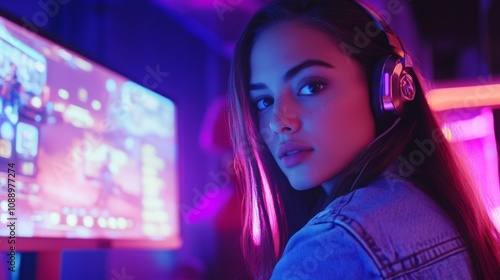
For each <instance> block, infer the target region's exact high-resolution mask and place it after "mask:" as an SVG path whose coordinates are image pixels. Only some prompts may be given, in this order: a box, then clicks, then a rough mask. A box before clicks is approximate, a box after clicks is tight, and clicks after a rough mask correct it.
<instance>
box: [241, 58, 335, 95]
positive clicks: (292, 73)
mask: <svg viewBox="0 0 500 280" xmlns="http://www.w3.org/2000/svg"><path fill="white" fill-rule="evenodd" d="M311 66H323V67H327V68H334V66H333V65H331V64H330V63H327V62H325V61H323V60H318V59H308V60H306V61H304V62H302V63H299V64H298V65H296V66H294V67H292V68H291V69H290V70H288V71H287V72H286V73H285V75H284V76H283V81H287V80H290V79H291V78H293V76H295V75H297V73H299V72H300V71H302V70H304V69H305V68H308V67H311ZM264 88H266V85H264V84H262V83H257V84H250V85H249V89H250V90H251V91H252V90H259V89H264Z"/></svg>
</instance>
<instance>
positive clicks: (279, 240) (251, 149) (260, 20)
mask: <svg viewBox="0 0 500 280" xmlns="http://www.w3.org/2000/svg"><path fill="white" fill-rule="evenodd" d="M289 20H294V21H300V22H302V23H304V24H307V25H310V26H313V27H315V28H317V29H319V30H322V31H323V32H325V34H327V35H328V36H331V37H332V38H333V39H334V40H335V41H336V42H338V43H339V44H340V43H341V42H342V43H344V44H347V45H349V46H356V44H355V42H354V38H355V35H356V33H355V30H356V29H355V28H356V27H358V28H364V27H365V26H366V24H367V23H368V22H370V21H371V20H372V19H371V17H370V16H369V15H368V14H367V13H366V12H365V11H363V10H362V9H360V7H359V6H358V5H357V4H356V3H354V1H352V0H277V1H273V2H272V3H271V4H269V5H268V6H266V7H264V8H263V9H261V10H260V11H259V12H257V13H256V14H255V15H254V16H253V17H252V18H251V20H250V22H249V23H248V25H247V27H246V28H245V30H244V31H243V33H242V34H241V36H240V38H239V41H238V43H237V45H236V49H235V53H234V57H233V61H232V64H231V73H230V81H229V98H228V100H229V125H230V130H231V141H232V144H233V148H234V152H235V169H236V172H237V185H238V187H239V189H240V191H241V192H243V197H244V203H243V207H244V213H245V216H244V219H245V223H244V234H243V236H242V246H243V250H244V253H245V256H246V260H247V265H248V268H249V270H250V272H251V273H252V274H253V275H254V276H255V278H269V276H270V275H271V272H272V269H273V267H274V265H275V264H276V262H277V261H278V259H279V258H280V257H281V255H282V253H283V250H284V247H285V245H286V242H287V241H288V239H289V238H290V236H291V235H292V234H293V233H294V232H296V231H297V230H298V229H299V228H300V227H302V226H303V225H304V224H305V223H306V222H307V221H308V219H310V218H311V215H314V214H315V213H316V212H317V211H319V210H321V209H322V208H323V207H324V206H325V205H327V204H328V203H330V202H331V201H333V200H334V199H335V198H337V197H339V196H341V195H343V194H346V193H348V192H349V191H350V190H351V186H352V185H353V183H355V186H354V188H360V187H363V186H366V185H367V184H368V183H369V182H371V181H372V180H374V179H375V178H376V177H377V176H379V175H380V174H381V173H382V172H383V171H384V170H385V169H386V168H387V167H388V166H389V165H390V164H391V163H393V162H395V161H397V160H401V159H409V157H410V156H411V153H412V152H413V151H417V150H418V149H419V147H418V146H417V144H416V142H417V141H424V140H430V139H431V140H432V143H434V145H435V150H434V151H433V152H432V153H431V154H430V155H428V156H427V157H426V158H425V161H424V162H423V163H422V164H420V165H418V166H415V170H414V171H413V172H412V173H411V174H410V175H408V176H405V177H407V178H408V180H410V181H412V182H413V183H414V184H415V185H416V186H417V187H419V188H420V189H421V190H423V191H424V192H425V193H427V194H428V195H429V196H430V197H431V198H432V199H434V200H435V201H436V202H437V203H438V204H439V205H440V206H441V207H442V208H443V210H444V211H446V213H447V214H448V215H449V216H450V218H451V219H452V220H453V221H454V223H455V224H456V226H457V228H458V230H459V231H460V232H461V234H462V236H463V238H464V240H465V242H466V243H467V245H468V250H469V253H470V255H471V259H472V261H473V266H474V272H475V274H476V275H477V277H479V278H481V279H495V278H498V277H499V275H500V245H499V242H500V234H499V233H498V231H497V230H496V228H495V226H494V224H493V223H492V221H491V220H490V218H489V216H488V214H487V212H486V210H485V208H484V206H483V204H482V202H481V200H480V198H479V196H478V194H477V190H476V189H475V187H474V184H473V183H472V182H471V180H469V179H468V178H467V176H466V175H465V174H466V173H465V172H463V170H462V169H461V168H462V167H461V165H460V163H459V161H458V160H457V157H456V156H455V155H454V153H453V150H452V149H451V147H450V144H449V143H448V142H447V141H446V140H445V137H444V135H443V133H442V132H441V129H440V125H439V123H438V122H437V120H436V118H435V116H434V115H433V113H432V111H431V109H430V108H429V105H428V104H427V101H426V99H425V96H424V89H423V88H422V83H420V82H418V83H417V94H416V97H415V100H414V101H412V102H411V103H410V104H409V105H408V106H407V108H405V109H406V113H405V115H404V116H403V117H402V118H401V119H400V121H399V122H398V123H397V124H396V125H395V126H394V127H393V129H391V130H390V131H389V132H388V133H386V134H385V135H383V136H381V137H379V138H378V140H377V141H375V142H374V143H373V144H372V145H370V146H369V147H368V148H367V149H366V150H365V151H364V152H362V153H361V154H360V155H358V157H357V158H356V159H355V160H354V161H353V162H351V163H350V164H349V165H348V166H346V167H345V168H344V169H343V171H342V172H341V173H340V174H338V177H339V180H338V181H337V184H336V186H335V188H334V190H335V191H334V193H332V194H330V195H328V196H327V195H326V194H325V193H324V192H323V191H322V189H321V188H314V189H311V190H308V191H301V192H298V191H295V190H294V189H293V188H292V187H291V186H290V184H289V182H288V180H287V178H286V177H285V175H284V174H283V172H282V171H281V170H280V168H279V167H278V165H277V164H276V162H275V160H274V158H273V157H272V155H271V153H270V151H269V150H268V148H267V146H266V145H265V141H264V138H265V137H272V135H271V133H269V134H267V133H266V135H263V133H262V131H259V128H258V115H257V112H256V110H255V108H254V107H253V106H252V105H251V104H252V102H251V100H250V97H249V89H248V85H249V83H250V80H249V79H250V66H249V65H250V54H251V51H252V47H253V44H254V43H255V40H256V37H257V36H258V35H259V34H260V33H261V32H262V31H263V30H265V29H266V28H269V27H270V26H272V25H273V24H276V23H278V22H282V21H289ZM382 37H383V36H377V37H374V38H372V40H371V42H370V43H369V44H368V45H367V46H365V47H364V48H362V49H359V51H354V52H350V53H348V54H346V55H350V57H351V58H352V59H353V60H354V61H356V62H357V63H359V65H360V66H361V68H362V69H363V72H364V76H365V79H366V80H367V83H368V84H369V85H370V86H371V85H372V83H373V82H374V81H372V80H371V79H370V77H372V76H373V71H374V68H375V66H376V64H377V63H378V61H380V60H381V59H382V58H384V57H387V56H388V55H389V54H391V51H392V50H391V48H390V46H389V45H388V44H387V42H386V40H385V39H384V38H382ZM411 72H412V75H413V76H414V79H416V80H417V81H422V79H421V78H420V76H419V75H418V73H417V72H416V71H411ZM361 169H363V170H364V171H363V172H361V173H360V170H361ZM358 175H359V178H358V180H356V177H358Z"/></svg>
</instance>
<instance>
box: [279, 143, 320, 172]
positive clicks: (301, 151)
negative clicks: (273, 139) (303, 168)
mask: <svg viewBox="0 0 500 280" xmlns="http://www.w3.org/2000/svg"><path fill="white" fill-rule="evenodd" d="M312 151H313V148H311V147H310V146H308V145H306V144H302V143H298V142H293V141H288V142H284V143H282V144H280V145H279V148H278V158H279V159H280V160H281V161H282V162H283V165H284V166H285V167H287V168H288V167H292V166H294V165H297V164H299V163H301V162H303V161H304V160H305V159H306V158H307V157H308V156H309V155H310V154H311V152H312Z"/></svg>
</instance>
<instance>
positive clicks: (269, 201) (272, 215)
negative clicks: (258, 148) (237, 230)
mask: <svg viewBox="0 0 500 280" xmlns="http://www.w3.org/2000/svg"><path fill="white" fill-rule="evenodd" d="M257 165H258V166H259V170H261V171H263V170H264V168H263V166H262V161H261V160H260V158H259V157H257ZM261 174H262V183H263V187H264V199H265V200H266V206H267V209H268V213H269V219H270V221H271V231H272V234H273V237H274V240H277V237H278V236H277V234H278V232H277V226H276V212H275V211H274V207H273V202H274V201H273V194H272V193H271V188H270V187H269V181H268V179H267V177H266V175H265V174H264V173H263V172H261ZM254 197H255V196H254ZM252 203H253V209H257V205H256V203H257V201H256V200H253V201H252ZM260 227H261V225H260V223H259V217H258V212H256V211H255V210H254V212H253V237H254V242H255V244H260V237H261V231H260ZM274 246H275V248H274V251H275V252H278V249H279V247H278V246H279V244H278V242H275V243H274Z"/></svg>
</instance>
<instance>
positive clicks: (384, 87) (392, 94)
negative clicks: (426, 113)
mask: <svg viewBox="0 0 500 280" xmlns="http://www.w3.org/2000/svg"><path fill="white" fill-rule="evenodd" d="M407 70H409V69H405V68H404V65H403V62H402V61H401V59H400V58H399V57H396V56H393V55H390V56H387V57H386V58H385V59H383V60H381V61H380V62H379V63H378V64H377V66H376V67H375V71H374V75H373V83H372V89H371V101H372V110H373V115H374V117H375V123H376V125H377V132H380V133H381V132H383V131H385V129H387V128H388V127H390V126H391V125H392V124H393V123H394V121H396V119H397V118H398V117H401V116H402V115H403V111H404V105H405V103H407V102H408V101H411V100H413V99H414V98H415V91H416V87H415V83H414V81H413V78H412V76H411V75H410V74H409V73H408V71H407Z"/></svg>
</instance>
